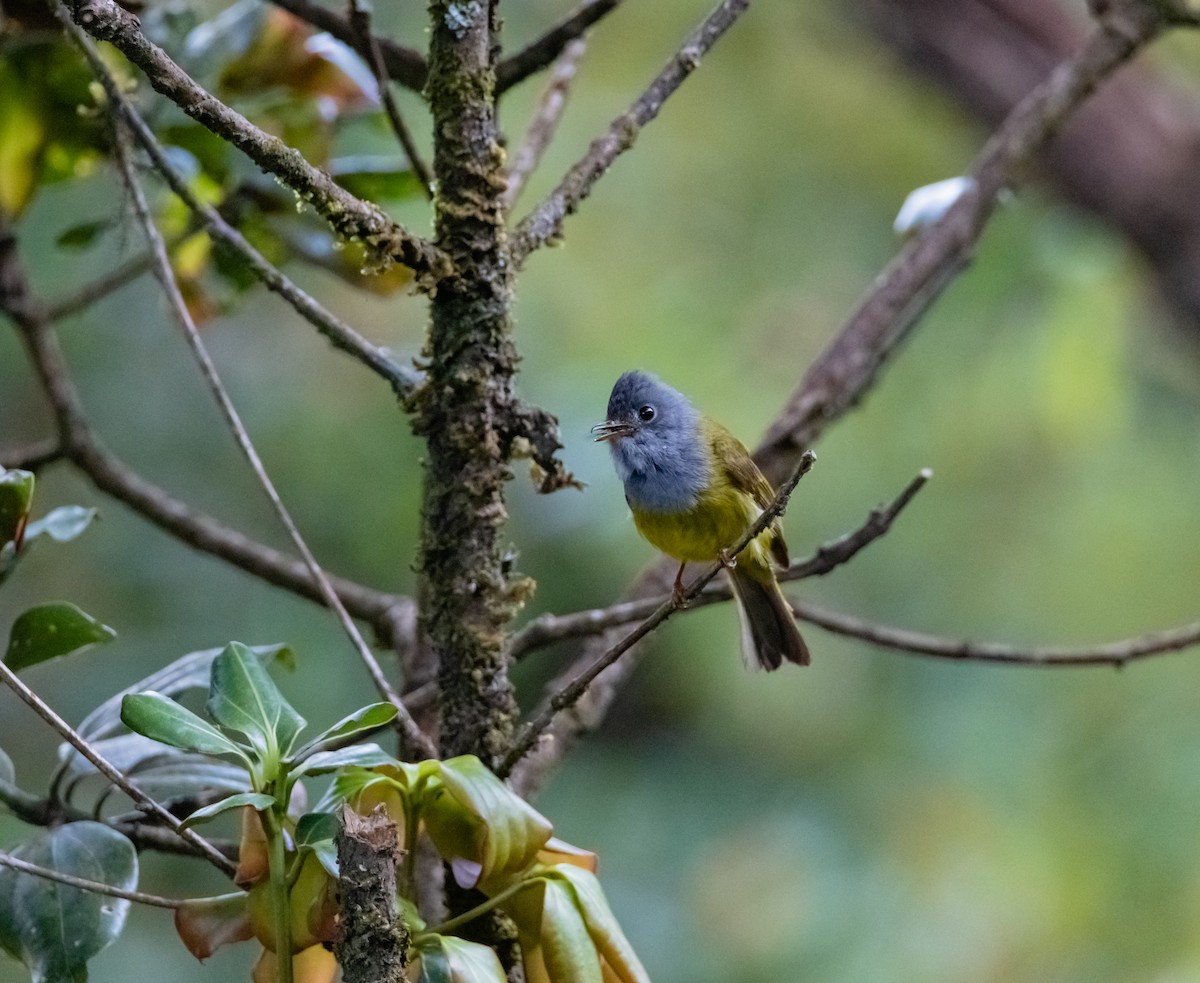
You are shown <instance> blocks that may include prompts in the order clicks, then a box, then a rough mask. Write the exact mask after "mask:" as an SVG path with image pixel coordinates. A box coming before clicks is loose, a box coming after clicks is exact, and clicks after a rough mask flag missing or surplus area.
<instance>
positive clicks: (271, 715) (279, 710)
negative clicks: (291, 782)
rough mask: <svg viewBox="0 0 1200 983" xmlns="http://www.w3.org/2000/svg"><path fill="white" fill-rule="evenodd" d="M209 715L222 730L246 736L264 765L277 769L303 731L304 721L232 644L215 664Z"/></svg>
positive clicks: (249, 655) (251, 658) (255, 662)
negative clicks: (226, 729)
mask: <svg viewBox="0 0 1200 983" xmlns="http://www.w3.org/2000/svg"><path fill="white" fill-rule="evenodd" d="M208 712H209V715H210V716H211V717H212V718H213V720H215V721H216V722H217V723H218V724H220V725H221V726H222V727H225V728H228V729H229V730H234V731H237V732H238V733H239V734H242V735H244V736H245V737H246V739H247V740H249V741H250V744H251V746H253V747H254V749H255V750H256V751H258V753H259V756H260V758H261V760H262V761H263V762H264V763H265V764H270V763H274V764H275V765H278V763H279V762H280V760H281V759H282V758H283V756H284V755H287V754H288V753H289V752H290V751H291V750H292V744H293V743H294V742H295V740H296V737H297V735H298V734H299V733H300V731H301V730H303V728H304V718H303V717H301V716H300V714H298V713H297V712H296V711H295V710H293V709H292V706H291V704H289V703H288V702H287V700H285V699H284V698H283V696H282V694H281V693H280V692H279V690H278V689H277V688H276V686H275V683H274V682H272V680H271V677H270V676H268V675H267V671H266V669H264V668H263V665H262V662H260V661H259V659H258V657H257V656H256V655H255V654H254V653H253V652H252V651H251V650H250V649H249V648H247V647H246V646H245V645H242V644H241V643H240V642H230V643H229V645H227V646H226V647H225V650H224V651H223V652H222V653H221V654H220V655H218V656H217V657H216V658H215V659H214V660H213V665H212V682H211V683H210V685H209V690H208ZM268 770H270V769H268Z"/></svg>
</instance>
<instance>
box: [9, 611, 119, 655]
mask: <svg viewBox="0 0 1200 983" xmlns="http://www.w3.org/2000/svg"><path fill="white" fill-rule="evenodd" d="M116 637H117V633H116V632H115V631H113V630H112V629H111V628H109V627H108V625H104V624H101V623H100V622H99V621H97V620H96V619H95V618H93V617H92V616H91V615H90V614H87V613H86V612H84V611H81V610H79V608H77V607H76V606H75V605H74V604H69V603H67V602H66V601H56V602H54V603H51V604H39V605H38V606H37V607H35V608H30V609H29V610H28V611H26V612H25V613H24V614H22V615H20V617H18V618H17V620H16V621H14V622H13V626H12V631H11V632H10V633H9V636H8V651H7V653H5V656H4V662H5V664H6V665H7V666H8V667H9V668H10V669H11V670H13V672H20V670H22V669H27V668H28V667H29V666H34V665H37V664H38V663H39V662H45V661H47V660H48V659H56V658H58V657H59V656H61V655H70V654H71V653H72V652H78V651H79V650H80V649H85V648H87V647H88V646H89V645H100V644H103V643H104V642H111V641H112V640H113V639H114V638H116Z"/></svg>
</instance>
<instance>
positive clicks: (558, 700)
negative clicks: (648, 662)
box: [496, 451, 817, 778]
mask: <svg viewBox="0 0 1200 983" xmlns="http://www.w3.org/2000/svg"><path fill="white" fill-rule="evenodd" d="M816 459H817V458H816V455H815V454H813V452H812V451H806V452H805V453H804V454H803V455H801V457H800V463H799V464H798V465H797V467H796V470H795V471H794V472H793V473H792V476H791V477H790V478H788V480H787V481H785V482H784V483H783V484H782V485H781V486H780V487H779V490H778V491H777V492H776V493H775V498H774V499H772V501H771V504H770V505H768V506H767V507H766V508H765V509H763V510H762V513H761V514H760V515H759V517H758V518H757V519H755V520H754V522H752V523H751V524H750V525H749V526H748V527H747V528H746V530H745V532H743V533H742V535H741V536H740V537H739V538H738V540H737V541H736V542H735V543H734V544H733V545H732V546H730V547H729V549H728V551H727V553H726V556H727V559H728V560H734V559H736V558H737V555H738V554H739V553H741V551H742V550H744V549H745V548H746V547H747V546H749V545H750V543H751V542H752V541H753V540H754V539H755V538H756V537H757V536H758V535H759V534H760V533H762V531H763V530H764V529H766V528H767V526H769V525H770V524H771V523H772V522H774V521H775V520H776V519H777V518H779V516H781V515H782V514H783V510H784V509H785V508H787V503H788V499H789V498H790V497H791V495H792V492H793V491H794V490H795V488H796V485H797V484H799V482H800V479H801V478H803V477H804V476H805V475H806V474H808V472H809V469H810V468H811V467H812V466H813V462H814V461H816ZM725 565H726V561H718V562H716V563H714V564H713V565H712V566H710V567H709V568H708V569H707V570H705V571H704V572H703V573H702V574H701V575H700V576H699V577H697V578H696V579H695V580H694V581H692V583H691V584H690V585H689V586H688V588H687V589H686V590H685V591H684V592H683V597H682V598H681V599H680V602H677V601H676V600H675V599H674V598H672V599H670V600H667V601H664V602H663V603H662V604H660V605H659V606H658V607H657V608H656V609H655V611H654V613H653V614H651V615H650V617H648V618H647V619H646V620H645V621H643V622H642V623H641V624H640V625H638V626H637V627H636V628H635V629H634V630H633V631H631V632H630V633H629V634H628V635H626V636H625V637H624V638H622V639H621V641H619V642H618V643H617V644H616V645H614V646H613V647H612V648H610V649H609V650H608V651H607V652H605V653H604V654H603V655H602V656H600V658H598V659H596V661H595V662H593V663H592V664H591V665H589V666H588V667H587V668H586V669H584V670H583V671H582V672H581V673H579V675H577V676H576V677H575V678H574V679H572V680H571V681H570V682H569V683H567V684H566V685H565V686H563V688H562V689H560V690H559V691H558V692H557V693H554V694H553V695H551V696H550V697H549V699H547V700H546V702H545V703H544V704H543V706H542V708H541V709H540V710H539V711H538V712H537V714H535V715H534V717H533V719H532V720H530V721H529V722H528V723H527V724H526V725H525V726H524V727H523V728H522V729H521V733H520V734H519V735H518V736H517V739H516V740H515V741H514V742H513V746H512V748H511V749H510V750H509V751H508V753H507V754H506V755H505V756H504V760H503V761H501V762H500V766H499V767H498V768H497V769H496V774H497V775H499V776H500V777H501V778H505V777H507V776H508V775H509V774H510V773H511V772H512V770H513V768H514V767H515V766H516V765H517V763H518V762H519V761H520V760H521V759H522V758H523V757H525V755H526V754H528V753H529V752H530V751H532V750H533V749H534V748H535V747H536V746H537V744H538V742H539V741H540V740H541V738H542V736H543V735H544V734H545V732H546V730H547V728H548V727H549V726H550V724H551V723H552V722H553V721H554V718H555V716H556V715H557V714H558V713H559V711H561V710H567V709H570V708H571V707H573V706H574V705H575V704H576V703H578V702H579V701H580V699H582V697H583V695H584V694H585V693H586V692H587V689H588V687H589V686H590V685H591V684H592V681H593V680H594V679H595V678H596V677H597V676H599V675H600V673H602V672H604V670H605V669H607V668H608V667H609V666H611V665H612V664H613V663H614V662H616V661H617V660H618V659H619V658H620V657H621V656H622V655H624V654H625V653H626V652H628V651H629V650H630V649H631V648H633V646H634V645H636V644H637V643H638V642H640V641H641V640H642V639H643V638H645V637H646V636H647V635H649V634H650V632H652V631H654V629H655V628H657V627H658V626H659V625H661V624H662V623H663V622H664V621H666V620H667V619H668V618H669V617H671V615H672V614H674V613H675V611H677V610H679V608H680V607H681V606H683V605H686V603H687V602H688V601H691V600H693V599H694V598H697V597H699V596H700V592H701V591H703V590H704V588H705V586H706V585H707V584H708V582H709V581H710V580H712V579H713V578H714V577H716V575H717V574H719V573H720V572H721V571H722V570H724V569H725Z"/></svg>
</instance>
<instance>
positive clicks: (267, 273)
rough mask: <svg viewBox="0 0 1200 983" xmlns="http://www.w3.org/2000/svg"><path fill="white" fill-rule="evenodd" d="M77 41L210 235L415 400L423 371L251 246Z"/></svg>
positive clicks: (84, 42)
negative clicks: (196, 186)
mask: <svg viewBox="0 0 1200 983" xmlns="http://www.w3.org/2000/svg"><path fill="white" fill-rule="evenodd" d="M76 40H77V41H78V42H79V46H80V48H81V49H82V51H83V53H84V56H85V57H86V58H87V60H88V63H89V64H90V65H91V67H92V71H93V72H94V73H95V74H96V77H97V78H98V79H99V80H100V84H101V85H103V86H104V90H105V92H106V94H107V95H108V98H109V100H110V102H111V103H112V104H113V105H114V106H116V107H117V108H118V109H119V110H120V111H121V113H122V115H123V116H124V119H125V122H126V124H128V126H129V129H130V131H131V132H132V133H133V136H134V137H135V138H136V139H137V141H138V143H140V144H141V146H142V149H143V150H145V152H146V154H147V155H148V156H149V157H150V160H151V161H152V162H153V164H154V167H155V169H156V170H157V171H158V172H159V173H160V174H161V175H162V177H163V179H164V180H165V181H166V182H167V185H168V187H170V189H171V190H172V191H173V192H174V193H175V195H176V196H177V197H178V198H179V199H180V200H181V201H182V202H183V203H184V204H185V205H186V206H187V207H188V209H189V210H190V211H191V212H192V214H193V215H194V216H195V218H196V219H197V220H198V221H199V223H200V224H201V225H202V226H203V228H204V229H205V230H206V231H207V232H208V234H209V235H210V236H212V237H213V238H214V239H217V240H219V241H220V242H222V243H224V244H225V245H226V246H228V247H229V248H230V249H231V250H233V251H234V252H235V253H237V254H238V255H239V256H240V257H241V258H242V259H243V260H245V262H246V264H247V265H248V266H249V267H250V269H251V271H252V272H253V273H254V275H255V276H257V277H258V279H259V280H260V281H262V283H263V285H264V286H266V288H267V289H268V290H271V291H272V292H274V293H276V294H278V295H279V296H280V297H282V298H283V299H284V300H285V301H287V303H288V304H290V305H291V306H292V308H293V309H294V310H295V311H296V313H297V314H299V315H300V316H301V317H303V318H304V319H305V320H306V321H308V323H309V324H311V325H312V326H313V327H315V328H316V329H317V331H319V332H320V333H321V334H322V335H324V336H325V338H327V339H328V340H329V342H330V344H332V345H333V347H334V348H337V349H338V350H339V351H343V352H346V353H347V354H348V355H350V356H352V357H353V358H356V359H358V361H360V362H362V363H363V364H364V365H365V366H367V368H369V369H371V371H373V372H374V373H376V375H378V376H380V377H381V378H383V379H385V380H386V381H387V382H388V384H389V385H391V387H392V390H393V391H394V392H395V393H396V395H397V396H398V397H399V398H400V399H401V401H402V402H407V401H408V400H409V399H411V398H412V396H413V393H414V392H415V391H416V388H417V385H418V383H419V379H420V376H419V375H418V373H417V372H415V371H414V370H412V369H410V368H407V367H405V366H403V365H399V364H398V363H396V362H394V361H392V359H391V358H389V357H388V355H387V354H386V353H385V352H384V351H382V350H381V349H380V348H379V347H378V346H376V345H374V344H372V343H371V342H369V341H368V340H367V339H366V338H364V337H362V335H360V334H359V333H358V332H357V331H355V330H354V328H352V327H350V325H348V324H346V323H345V322H344V321H342V320H341V319H340V318H338V317H337V316H336V315H335V314H333V313H331V312H330V311H327V310H326V309H325V308H324V307H322V306H321V304H319V303H318V302H317V301H316V300H315V299H314V298H313V297H312V295H311V294H309V293H307V292H306V291H304V290H301V289H300V288H299V287H298V286H296V284H295V283H293V282H292V281H291V280H290V279H289V278H288V277H287V276H285V275H284V274H283V272H282V271H281V270H280V269H279V268H278V267H277V266H275V265H274V264H272V263H271V262H269V261H268V260H267V259H266V257H265V256H263V255H262V253H260V252H259V251H258V250H257V249H255V248H254V247H253V246H252V245H250V243H249V242H248V241H247V240H246V238H245V236H243V235H242V234H241V233H240V232H238V230H237V229H235V228H234V227H233V226H231V225H230V224H229V223H228V222H226V221H225V219H224V218H223V217H222V216H221V213H220V212H218V211H217V210H216V209H215V208H214V207H213V206H212V205H210V204H208V203H207V202H206V201H204V200H203V199H201V198H200V197H199V196H198V195H197V194H196V193H195V191H193V190H192V188H191V186H190V185H189V184H188V182H187V180H186V179H185V178H184V177H183V176H182V175H181V174H180V173H179V172H178V171H177V170H176V169H175V166H174V165H173V164H172V163H171V161H170V160H169V159H168V158H167V155H166V154H165V153H164V152H163V149H162V146H161V145H160V144H159V142H158V140H157V139H156V138H155V136H154V134H153V133H152V132H151V130H150V127H149V126H147V125H146V121H145V120H143V119H142V117H141V115H140V114H139V113H138V111H137V110H136V109H135V108H134V106H133V104H132V103H130V101H129V100H128V99H126V98H125V95H124V93H123V92H122V91H121V87H120V85H119V84H118V83H117V81H116V79H115V78H113V75H112V73H111V72H110V71H109V70H108V67H107V66H106V65H105V64H104V61H103V59H101V58H100V56H99V54H98V53H97V51H96V49H95V46H94V45H93V44H92V42H91V41H90V40H88V38H87V37H86V36H84V35H81V34H80V35H76ZM148 263H149V265H148V266H147V269H149V268H151V267H152V266H153V261H152V260H149V259H148Z"/></svg>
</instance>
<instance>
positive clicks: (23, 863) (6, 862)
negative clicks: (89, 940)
mask: <svg viewBox="0 0 1200 983" xmlns="http://www.w3.org/2000/svg"><path fill="white" fill-rule="evenodd" d="M0 867H11V868H12V869H13V870H19V871H21V873H23V874H31V875H33V876H34V877H40V878H42V879H43V880H47V881H57V882H58V883H59V884H66V885H68V886H70V887H77V888H80V889H82V890H84V891H91V892H92V893H93V894H104V895H107V896H108V897H110V898H124V899H125V900H126V901H136V902H137V903H138V904H144V905H149V906H150V907H152V908H171V909H174V908H178V907H179V906H180V905H181V904H183V901H181V900H174V899H172V898H163V897H159V895H157V894H144V893H142V892H141V891H125V890H123V889H121V888H119V887H113V886H112V885H111V884H105V883H104V882H103V881H90V880H88V879H87V878H86V877H76V876H75V875H74V874H64V873H63V872H62V871H58V870H51V869H50V868H49V867H39V866H38V865H37V864H31V863H30V862H29V861H28V860H22V859H21V858H20V857H14V856H13V855H12V854H11V853H5V852H4V851H3V850H0Z"/></svg>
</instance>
